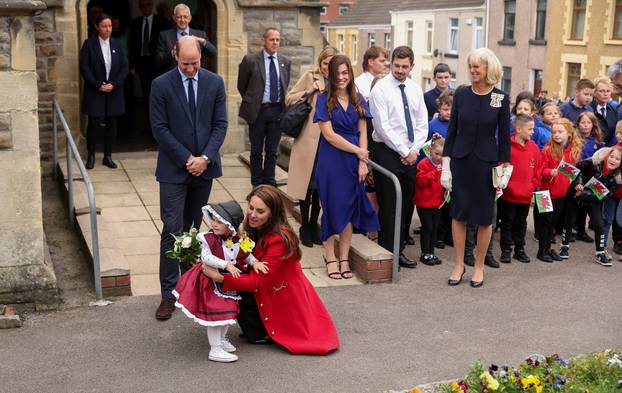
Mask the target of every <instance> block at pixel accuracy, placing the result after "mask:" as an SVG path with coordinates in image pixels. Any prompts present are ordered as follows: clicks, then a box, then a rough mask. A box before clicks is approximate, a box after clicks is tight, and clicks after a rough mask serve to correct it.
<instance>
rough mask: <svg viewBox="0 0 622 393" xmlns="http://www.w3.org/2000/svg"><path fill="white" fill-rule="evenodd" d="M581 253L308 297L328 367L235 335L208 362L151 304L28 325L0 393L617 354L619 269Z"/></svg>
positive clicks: (354, 376)
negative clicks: (325, 319) (229, 346)
mask: <svg viewBox="0 0 622 393" xmlns="http://www.w3.org/2000/svg"><path fill="white" fill-rule="evenodd" d="M579 246H580V247H575V251H577V252H576V253H575V255H576V256H575V257H574V258H573V259H572V260H570V261H568V262H562V263H555V264H552V265H549V264H544V263H541V262H532V263H531V264H520V263H516V262H513V263H512V264H511V265H508V266H503V267H502V268H501V269H499V270H496V271H490V270H488V271H487V272H486V273H487V274H486V279H485V285H484V287H483V288H481V289H472V288H470V287H469V286H468V285H461V286H458V287H455V288H450V287H448V286H447V285H446V279H447V276H448V274H449V270H450V266H449V265H448V264H443V265H441V266H435V267H428V266H420V267H418V268H417V269H415V270H409V271H403V272H402V273H403V274H402V279H401V281H400V282H399V283H398V284H397V285H388V284H387V285H362V286H352V287H334V288H319V289H318V292H319V293H320V295H321V297H322V298H323V299H324V301H325V303H326V306H327V307H328V309H329V311H330V312H331V314H332V316H333V319H334V321H335V323H336V325H337V327H338V330H339V334H340V339H341V349H340V350H339V351H338V352H336V353H333V354H332V355H330V356H327V357H310V356H292V355H289V354H288V353H286V352H285V351H283V350H281V349H279V348H278V347H277V346H269V347H265V346H251V345H247V344H244V343H240V341H239V339H238V338H237V332H238V329H237V327H236V328H234V329H233V332H232V333H233V334H232V335H231V336H232V339H233V342H234V344H238V345H239V351H238V354H239V355H240V361H238V362H237V363H235V364H228V365H223V364H216V363H213V362H210V361H208V360H207V352H208V344H207V337H206V335H205V331H204V329H203V328H201V327H199V326H198V325H196V324H193V323H192V322H190V321H189V320H188V319H187V318H185V317H183V315H182V314H181V313H179V312H177V313H176V314H175V317H174V318H173V319H172V320H170V321H167V322H157V321H156V320H155V319H154V318H153V313H154V311H155V307H156V306H157V303H158V298H157V297H155V296H142V297H132V298H123V299H118V300H117V301H116V302H115V303H114V304H113V305H110V306H107V307H104V308H77V309H72V310H68V311H62V312H58V313H51V314H42V315H35V316H32V317H30V318H29V319H28V320H27V321H26V323H25V326H24V327H23V328H21V329H17V330H12V331H3V332H0V348H2V352H3V356H2V358H3V360H4V361H3V362H2V366H1V367H0V381H3V382H2V390H3V391H6V392H42V391H46V392H67V391H69V392H84V391H96V392H119V391H128V392H130V391H131V392H171V391H179V392H194V391H196V392H199V391H201V392H204V391H231V392H240V391H255V392H303V391H304V392H355V391H382V390H388V389H406V388H410V387H412V386H414V385H416V384H421V383H426V382H431V381H436V380H443V379H447V378H450V377H453V376H458V375H460V374H461V373H462V372H464V371H465V370H466V367H467V366H468V365H469V364H471V363H472V362H473V361H474V360H476V359H478V358H480V359H483V360H485V361H493V360H494V361H498V362H504V361H510V362H518V361H520V360H522V359H523V358H525V357H526V356H528V355H530V354H532V353H544V354H550V353H553V352H559V353H560V354H562V355H564V356H566V355H571V354H579V353H584V352H588V351H593V350H599V349H603V348H610V347H616V346H620V344H621V343H622V329H620V326H622V313H621V310H622V307H621V305H622V301H621V300H620V296H619V292H620V288H621V285H620V281H621V279H622V263H620V262H616V264H615V266H614V267H612V268H604V267H601V266H598V265H596V264H594V263H592V262H591V255H592V251H591V250H589V249H588V248H587V247H586V245H579ZM579 248H580V249H582V250H581V252H579V250H578V249H579ZM579 254H580V255H579ZM587 256H589V260H588V258H587ZM467 277H468V274H467ZM7 359H10V361H8V362H7V361H6V360H7Z"/></svg>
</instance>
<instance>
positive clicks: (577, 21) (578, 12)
mask: <svg viewBox="0 0 622 393" xmlns="http://www.w3.org/2000/svg"><path fill="white" fill-rule="evenodd" d="M586 8H587V0H574V1H573V2H572V30H571V31H570V39H571V40H579V41H581V40H583V34H584V32H585V12H586Z"/></svg>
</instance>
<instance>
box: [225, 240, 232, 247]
mask: <svg viewBox="0 0 622 393" xmlns="http://www.w3.org/2000/svg"><path fill="white" fill-rule="evenodd" d="M225 247H227V248H231V247H233V240H231V239H227V240H225Z"/></svg>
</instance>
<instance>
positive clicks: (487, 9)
mask: <svg viewBox="0 0 622 393" xmlns="http://www.w3.org/2000/svg"><path fill="white" fill-rule="evenodd" d="M489 22H490V0H486V34H485V35H484V37H485V38H484V46H485V47H486V48H488V30H489V29H490V27H489V26H490V25H489V24H488V23H489Z"/></svg>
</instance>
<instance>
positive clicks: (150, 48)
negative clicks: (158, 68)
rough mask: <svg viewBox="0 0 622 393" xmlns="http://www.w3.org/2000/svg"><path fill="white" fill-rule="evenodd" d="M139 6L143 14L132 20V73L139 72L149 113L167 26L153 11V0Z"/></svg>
mask: <svg viewBox="0 0 622 393" xmlns="http://www.w3.org/2000/svg"><path fill="white" fill-rule="evenodd" d="M138 6H139V8H140V11H141V13H142V16H139V17H138V18H135V19H134V20H132V24H131V26H130V74H132V75H136V74H138V77H139V78H140V86H141V89H142V93H143V102H144V103H145V109H146V110H147V114H148V113H149V112H148V110H149V93H150V92H151V82H152V81H153V78H154V77H155V75H156V74H155V67H154V62H155V58H156V51H157V45H158V37H159V36H160V32H161V31H162V30H163V29H164V27H165V26H164V22H163V21H162V19H161V18H160V17H159V16H158V15H156V14H154V13H153V0H140V1H139V2H138ZM147 117H148V115H147Z"/></svg>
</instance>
